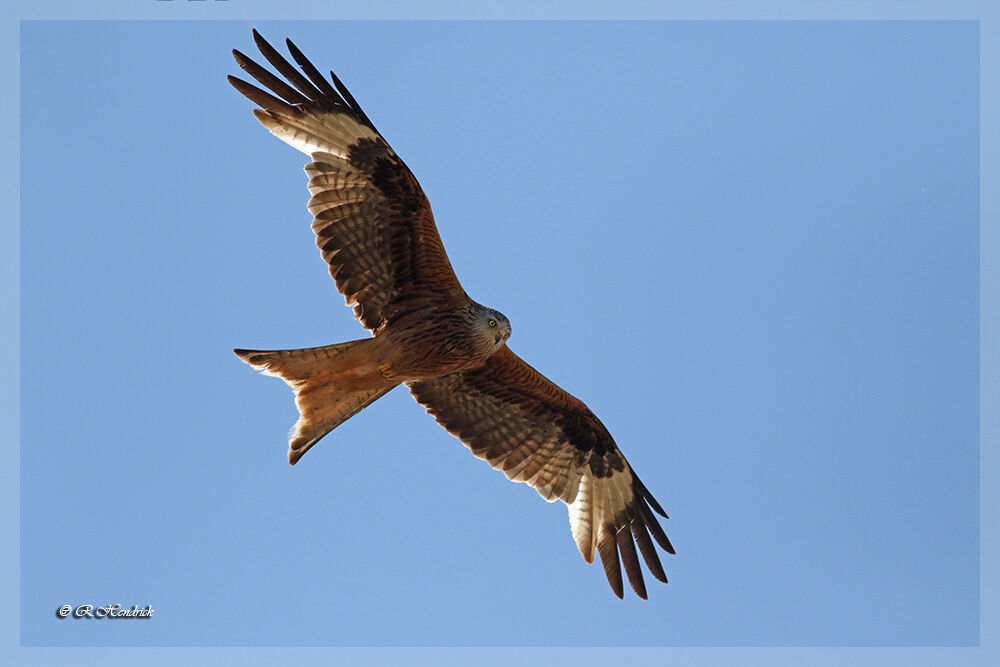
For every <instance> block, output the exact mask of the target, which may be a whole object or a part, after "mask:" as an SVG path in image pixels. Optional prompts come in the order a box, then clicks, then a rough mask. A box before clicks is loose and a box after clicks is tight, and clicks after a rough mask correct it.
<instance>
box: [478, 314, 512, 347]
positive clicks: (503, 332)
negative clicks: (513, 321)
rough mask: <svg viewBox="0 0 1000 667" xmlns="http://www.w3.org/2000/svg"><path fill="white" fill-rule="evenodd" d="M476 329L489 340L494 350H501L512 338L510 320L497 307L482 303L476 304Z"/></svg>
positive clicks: (485, 339) (485, 340)
mask: <svg viewBox="0 0 1000 667" xmlns="http://www.w3.org/2000/svg"><path fill="white" fill-rule="evenodd" d="M474 317H475V320H474V322H475V328H476V331H478V332H479V333H480V335H482V337H483V340H484V342H488V343H489V345H490V346H491V347H492V348H493V351H496V350H499V349H500V348H501V347H503V345H504V344H505V343H506V342H507V339H508V338H510V320H508V319H507V316H506V315H504V314H503V313H501V312H500V311H499V310H496V309H495V308H489V307H487V306H484V305H482V304H478V303H477V304H476V305H475V311H474Z"/></svg>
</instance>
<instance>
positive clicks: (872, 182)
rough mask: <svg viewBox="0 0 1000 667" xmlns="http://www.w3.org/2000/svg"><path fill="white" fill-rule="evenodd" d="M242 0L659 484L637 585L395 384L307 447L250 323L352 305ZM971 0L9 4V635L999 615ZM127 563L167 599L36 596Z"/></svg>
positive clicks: (892, 621)
mask: <svg viewBox="0 0 1000 667" xmlns="http://www.w3.org/2000/svg"><path fill="white" fill-rule="evenodd" d="M251 25H256V26H257V27H259V28H260V29H261V30H262V32H263V33H264V34H265V36H267V37H269V38H272V41H274V42H279V41H280V40H281V39H282V38H283V37H284V36H286V35H288V36H291V37H292V38H293V39H294V40H295V41H296V43H297V44H298V45H299V46H300V47H301V48H302V49H303V51H304V52H305V53H306V54H307V55H308V56H309V57H310V58H311V59H312V60H313V61H314V62H315V63H316V64H317V65H318V66H319V67H320V69H321V70H325V69H330V68H333V69H334V70H335V71H337V73H338V74H339V75H340V76H341V77H342V78H343V80H344V81H345V82H346V83H347V85H348V86H350V88H351V90H352V92H353V93H354V94H355V96H356V97H357V98H358V100H359V101H360V102H361V103H362V105H363V106H364V108H365V110H366V111H367V112H368V114H369V115H370V116H371V118H372V119H373V120H374V122H375V123H376V124H377V126H378V127H379V129H380V130H381V131H382V132H383V134H384V135H385V136H386V138H387V139H388V141H389V142H390V143H391V144H392V145H393V147H394V148H395V149H396V151H397V152H398V153H399V154H400V155H401V156H402V157H403V159H405V160H406V161H407V163H408V164H409V165H410V167H411V168H412V169H413V171H414V173H415V174H416V175H417V177H418V178H419V179H420V182H421V184H422V185H423V187H424V189H425V191H426V192H427V194H428V196H429V197H430V200H431V203H432V205H433V207H434V211H435V214H436V217H437V220H438V226H439V229H440V231H441V235H442V237H443V239H444V242H445V246H446V248H447V249H448V252H449V254H450V256H451V259H452V262H453V264H454V265H455V268H456V270H457V272H458V274H459V277H460V278H461V279H462V281H463V283H464V285H465V287H466V289H467V290H468V291H469V293H470V294H471V295H472V296H473V297H474V298H476V299H477V300H479V301H481V302H483V303H487V304H489V305H492V306H495V307H497V308H499V309H500V310H502V311H503V312H504V313H505V314H506V315H507V316H508V317H510V319H511V321H512V323H513V326H514V337H513V338H512V339H511V342H510V344H511V347H512V348H513V349H514V350H515V351H517V352H518V353H519V354H520V355H522V356H523V357H524V358H525V359H527V360H528V361H529V362H530V363H532V364H533V365H535V366H536V367H537V368H538V369H539V370H541V371H542V372H544V373H545V374H546V375H548V376H549V377H550V378H551V379H553V380H554V381H556V382H558V383H560V384H561V385H562V386H564V387H565V388H566V389H568V390H569V391H570V392H572V393H574V394H575V395H577V396H579V397H580V398H582V399H583V400H585V401H586V402H587V403H588V404H589V405H590V407H591V408H592V409H593V410H594V411H595V412H596V413H597V414H598V416H600V418H601V419H602V421H603V422H604V423H605V424H606V425H607V426H608V428H609V429H610V430H611V432H612V433H613V434H614V436H615V438H616V440H617V441H618V443H619V445H620V446H621V448H622V449H623V451H624V452H625V454H626V455H627V456H628V457H629V460H630V461H631V463H632V464H633V466H634V467H635V468H636V470H637V471H638V473H639V474H640V475H641V476H642V478H643V480H644V482H645V483H646V484H647V486H649V487H650V489H651V490H652V491H653V493H654V494H655V495H656V497H657V498H658V499H659V501H660V502H661V504H663V506H664V507H665V509H666V510H667V512H668V513H669V514H670V515H671V519H670V520H669V521H667V522H665V528H666V530H667V533H668V534H669V535H670V537H671V540H672V541H673V542H674V544H675V546H676V547H677V551H678V553H677V555H676V556H665V557H664V566H665V568H666V570H667V574H668V576H669V577H670V579H671V583H670V584H668V585H666V586H662V585H655V584H652V583H651V584H650V600H649V601H648V602H642V601H640V600H637V599H635V598H634V597H627V598H626V600H625V601H624V602H622V601H619V600H617V599H616V598H615V597H614V596H613V595H612V594H611V592H610V590H609V588H608V586H607V583H606V582H605V580H604V575H603V572H602V571H601V569H600V566H598V565H593V566H587V565H585V564H584V563H583V561H582V559H581V558H580V556H579V554H578V552H577V551H576V547H575V545H574V544H573V541H572V539H571V536H570V533H569V526H568V521H567V517H566V511H565V508H564V506H563V505H561V504H556V505H548V504H546V503H545V502H543V501H542V500H541V499H540V498H539V497H538V496H537V494H536V493H535V492H534V491H533V490H531V489H529V488H528V487H526V486H524V485H514V484H511V483H509V482H507V481H506V479H505V478H504V477H503V475H501V474H500V473H497V472H495V471H493V470H491V469H490V468H489V467H488V466H487V465H486V464H485V463H483V462H481V461H479V460H477V459H475V458H473V457H472V456H471V455H470V454H469V453H468V452H467V451H466V450H465V448H464V447H462V445H461V444H460V443H459V442H458V441H457V440H455V439H454V438H453V437H452V436H450V435H448V434H447V433H446V432H445V431H444V430H443V429H441V428H440V427H438V426H437V425H436V424H435V423H434V421H433V420H432V419H431V418H430V417H428V416H427V415H425V414H423V410H422V409H421V408H420V407H419V406H417V404H416V403H415V402H414V401H413V400H412V398H410V396H409V394H408V393H407V392H406V391H405V390H403V389H399V390H396V391H395V392H393V393H392V394H390V395H389V396H387V397H386V398H384V399H382V400H380V401H379V402H378V403H377V404H376V405H374V406H373V407H372V408H370V409H368V410H367V411H365V412H364V413H362V414H361V415H359V416H357V417H355V418H354V419H352V420H351V421H350V422H348V423H347V424H345V425H344V426H342V427H340V428H338V429H337V430H336V431H335V432H334V433H333V434H331V435H330V436H328V437H327V438H326V439H325V440H324V441H323V442H322V443H321V444H320V445H318V446H317V447H316V448H315V449H314V450H313V451H311V452H310V453H309V455H308V456H307V457H305V458H304V459H303V460H302V462H301V463H300V464H299V465H298V466H296V467H295V468H294V469H293V468H291V467H289V466H288V464H287V462H286V459H285V448H286V440H285V435H286V432H287V430H288V428H289V426H290V425H291V424H292V422H293V421H294V419H295V409H294V406H293V405H292V400H291V394H290V392H289V391H288V390H287V388H286V387H285V386H284V385H283V384H282V383H281V382H279V381H277V380H274V379H271V378H261V377H257V376H255V374H254V373H253V372H252V371H251V370H250V369H248V368H247V367H246V366H245V365H243V364H242V363H240V362H239V361H238V360H237V359H236V358H235V357H234V356H233V355H232V353H231V351H230V350H231V348H233V347H237V346H240V347H261V348H277V347H300V346H309V345H321V344H326V343H331V342H337V341H342V340H349V339H353V338H357V337H360V336H362V335H364V332H363V330H362V329H361V327H360V325H358V324H357V323H356V322H354V321H353V320H352V319H351V313H350V310H348V309H347V308H345V307H344V306H343V305H342V303H343V301H342V298H341V297H340V296H339V294H337V292H336V290H335V289H334V286H333V283H332V281H331V280H330V279H329V277H328V275H327V272H326V268H325V265H324V264H323V262H322V260H321V259H320V257H319V253H318V251H317V250H316V249H315V247H314V246H313V241H312V235H311V232H310V230H309V222H310V219H309V215H308V213H307V212H306V209H305V202H306V199H307V196H308V195H307V191H306V189H305V175H304V173H303V172H302V165H303V164H304V163H305V158H304V156H302V155H300V154H299V153H297V152H296V151H294V150H293V149H291V148H289V147H287V146H285V145H284V144H282V143H281V142H279V141H278V140H277V139H275V138H273V137H271V136H270V135H269V134H268V133H267V132H266V131H265V130H264V129H263V128H262V127H260V126H259V125H258V124H257V122H256V121H255V120H254V119H253V117H252V116H251V114H250V109H251V108H252V105H251V104H250V103H249V102H248V101H246V100H244V99H242V98H241V97H240V96H239V95H238V94H237V93H236V92H235V91H233V90H232V89H231V88H230V87H229V85H228V84H227V83H226V82H225V75H226V74H229V73H236V72H237V67H236V65H235V63H233V62H232V60H231V57H230V55H229V50H230V49H231V48H233V47H236V48H239V49H240V50H242V51H244V52H247V53H250V52H251V51H252V50H253V43H252V40H251V38H250V27H251ZM977 35H978V33H977V28H976V26H975V24H971V23H680V24H671V23H644V24H638V23H475V24H467V23H451V24H437V23H419V24H413V23H354V24H334V23H315V22H314V23H297V24H290V23H289V24H276V23H268V24H259V23H255V24H249V23H166V22H164V23H128V22H120V23H101V22H93V23H45V24H39V23H28V24H25V25H24V28H23V31H22V39H23V42H22V54H21V58H22V60H21V66H22V88H21V95H22V97H21V103H22V134H21V137H22V138H21V154H22V200H21V202H22V203H21V205H22V220H21V224H22V227H21V240H22V254H21V260H22V277H21V281H22V282H21V302H22V311H21V316H22V338H21V345H22V348H21V359H22V369H21V371H22V393H21V401H22V417H21V432H22V450H21V484H22V493H21V502H22V504H21V549H22V553H21V610H22V612H21V640H22V642H23V643H24V644H26V645H65V646H74V645H76V646H79V645H168V646H169V645H650V646H659V645H969V644H975V643H977V642H978V638H979V467H978V462H979V446H978V436H979V431H978V424H979V412H978V400H979V399H978V389H979V358H978V344H979V338H978V331H979V314H978V312H979V311H978V307H979V247H978V239H979V227H978V214H979V209H978V201H979V189H978V188H979V185H978V184H979V169H978V167H979V134H978V131H979V130H978V127H979V126H978V122H979V120H978V114H979V97H978V76H979V71H978V62H979V52H978V42H977ZM115 601H118V602H122V603H123V604H127V605H131V604H138V605H140V606H144V605H146V604H151V605H152V606H153V607H154V608H155V609H156V610H157V611H156V618H155V619H154V620H152V621H149V622H119V623H110V622H101V623H96V622H95V623H84V622H72V621H61V620H58V619H57V618H56V617H55V613H54V612H55V609H56V608H57V607H58V606H59V605H60V604H64V603H70V604H76V603H81V602H94V603H95V604H96V603H103V602H115Z"/></svg>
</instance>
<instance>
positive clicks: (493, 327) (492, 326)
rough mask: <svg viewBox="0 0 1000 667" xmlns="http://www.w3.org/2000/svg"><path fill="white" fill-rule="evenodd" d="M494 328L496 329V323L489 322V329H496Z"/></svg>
mask: <svg viewBox="0 0 1000 667" xmlns="http://www.w3.org/2000/svg"><path fill="white" fill-rule="evenodd" d="M496 328H497V321H496V320H490V329H496Z"/></svg>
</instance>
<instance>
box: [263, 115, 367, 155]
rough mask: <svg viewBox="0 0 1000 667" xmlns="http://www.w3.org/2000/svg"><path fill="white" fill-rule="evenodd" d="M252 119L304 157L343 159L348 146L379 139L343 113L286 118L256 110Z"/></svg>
mask: <svg viewBox="0 0 1000 667" xmlns="http://www.w3.org/2000/svg"><path fill="white" fill-rule="evenodd" d="M254 116H256V117H257V120H259V121H260V123H261V125H263V126H264V127H266V128H267V129H268V130H269V131H270V132H271V134H273V135H274V136H276V137H278V138H279V139H281V140H282V141H284V142H285V143H286V144H288V145H289V146H291V147H292V148H294V149H296V150H299V151H302V152H303V153H305V154H306V155H312V154H313V153H316V152H324V153H332V154H333V155H336V156H338V157H340V158H342V159H347V157H348V150H349V147H350V146H352V145H354V144H356V143H358V141H360V140H362V139H376V138H378V136H379V135H378V134H377V133H376V132H375V130H373V129H372V128H370V127H368V126H367V125H363V124H362V123H359V122H358V121H357V120H355V119H354V118H353V117H351V116H350V115H348V114H346V113H332V112H328V111H327V112H324V111H320V112H309V113H302V114H298V115H295V116H287V115H285V114H282V113H280V112H272V111H264V110H261V109H256V110H255V111H254Z"/></svg>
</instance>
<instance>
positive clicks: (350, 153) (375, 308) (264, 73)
mask: <svg viewBox="0 0 1000 667" xmlns="http://www.w3.org/2000/svg"><path fill="white" fill-rule="evenodd" d="M253 36H254V40H255V41H256V42H257V47H258V48H259V49H260V52H261V54H263V56H264V57H265V58H266V59H267V61H268V62H269V63H271V65H272V66H273V67H274V68H275V69H276V70H278V72H280V73H281V74H282V75H283V76H284V77H285V78H286V79H287V81H288V82H287V83H286V82H285V81H283V80H282V79H280V78H279V77H277V76H275V75H274V74H272V73H271V72H269V71H268V70H266V69H265V68H263V67H261V66H260V65H258V64H257V63H255V62H254V61H253V60H251V59H250V58H248V57H246V56H245V55H243V54H242V53H240V52H239V51H236V50H234V51H233V56H234V57H235V58H236V62H238V63H239V64H240V66H241V67H242V68H243V69H244V70H246V72H247V73H248V74H250V76H252V77H253V78H254V79H256V80H257V82H258V83H260V84H261V85H262V86H264V87H265V88H267V89H268V90H270V91H271V93H274V94H273V95H272V94H271V93H268V92H266V91H264V90H262V89H260V88H258V87H256V86H254V85H252V84H250V83H247V82H246V81H243V80H242V79H239V78H236V77H234V76H230V77H229V82H230V83H231V84H232V85H233V86H234V87H235V88H236V90H238V91H240V92H241V93H243V94H244V95H246V96H247V97H248V98H250V99H251V100H252V101H254V102H256V103H257V104H259V105H260V106H261V108H260V109H255V110H254V115H255V116H256V117H257V120H259V121H260V122H261V124H262V125H264V127H266V128H267V129H268V130H270V131H271V133H272V134H274V135H275V136H276V137H278V138H279V139H281V140H282V141H284V142H285V143H287V144H289V145H290V146H292V147H294V148H296V149H298V150H300V151H302V152H303V153H306V154H307V155H310V156H311V157H312V159H313V162H312V163H310V164H308V165H306V173H307V174H308V175H309V192H310V193H311V194H312V198H311V199H310V200H309V211H310V212H311V213H312V214H313V216H314V219H313V225H312V228H313V231H314V232H315V233H316V245H318V246H319V248H320V250H321V251H322V253H323V259H324V260H326V262H327V264H329V265H330V274H331V275H332V276H333V278H334V280H335V281H336V283H337V289H339V290H340V291H341V293H342V294H343V295H344V298H345V299H346V301H347V304H348V305H352V304H353V305H354V313H355V316H356V317H357V318H358V319H360V320H361V323H362V324H363V325H364V326H365V327H366V328H368V329H369V330H371V331H376V330H378V329H379V328H380V327H382V326H384V325H385V324H386V323H387V322H391V321H392V320H393V319H395V318H396V317H399V316H400V315H402V314H404V313H406V312H410V311H411V310H413V309H415V308H421V307H423V306H425V305H427V304H431V303H433V304H439V305H440V304H449V303H456V304H457V303H461V302H463V301H464V300H465V299H466V298H467V297H466V295H465V291H464V290H463V289H462V286H461V284H460V283H459V282H458V278H457V277H456V276H455V272H454V270H453V269H452V267H451V262H449V261H448V256H447V255H446V254H445V251H444V246H443V245H442V244H441V237H440V236H439V235H438V232H437V227H436V226H435V225H434V216H433V215H432V214H431V207H430V204H429V203H428V201H427V197H426V196H424V192H423V190H422V189H421V188H420V184H419V183H417V179H416V178H414V176H413V174H412V173H411V172H410V170H409V168H407V166H406V165H405V164H403V161H402V160H400V159H399V157H398V156H397V155H396V154H395V153H394V152H393V150H392V149H391V148H390V147H389V145H388V144H387V143H386V141H385V140H384V139H383V138H382V136H381V135H380V134H379V133H378V131H377V130H376V129H375V126H374V125H373V124H372V122H371V121H370V120H369V119H368V116H366V115H365V113H364V112H363V111H362V110H361V107H360V106H358V103H357V101H356V100H355V99H354V97H353V96H352V95H351V94H350V92H348V90H347V88H345V87H344V84H342V83H341V82H340V80H339V79H338V78H337V77H336V75H334V73H333V72H330V78H331V79H332V85H331V82H330V81H327V80H326V79H325V78H323V76H322V75H321V74H320V73H319V72H318V71H317V70H316V68H315V67H314V66H313V65H312V63H310V62H309V61H308V60H307V59H306V57H305V56H303V55H302V52H301V51H299V50H298V48H296V47H295V45H294V44H292V42H291V40H286V43H287V45H288V50H289V52H290V53H291V54H292V58H293V59H294V60H295V61H296V62H297V63H298V64H299V66H300V67H301V68H302V72H299V71H298V70H296V69H295V68H294V67H293V66H292V65H291V64H290V63H289V62H288V61H287V60H285V58H283V57H282V56H281V55H280V54H279V53H278V52H277V51H275V50H274V48H273V47H272V46H271V45H270V44H268V43H267V42H266V41H265V40H264V38H263V37H261V36H260V35H259V34H258V33H257V31H256V30H254V32H253ZM303 73H304V74H305V75H304V76H303ZM289 84H291V85H289Z"/></svg>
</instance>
